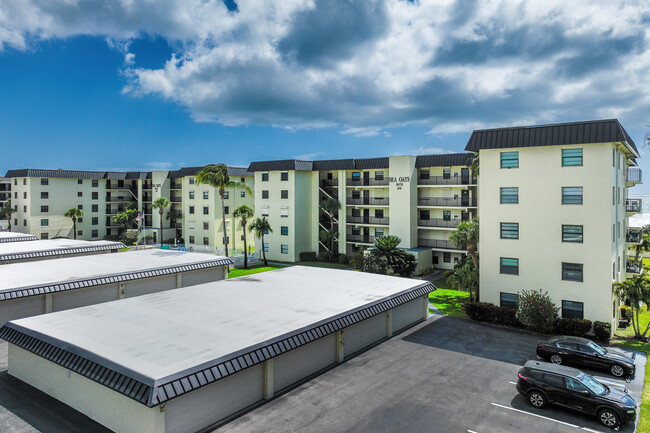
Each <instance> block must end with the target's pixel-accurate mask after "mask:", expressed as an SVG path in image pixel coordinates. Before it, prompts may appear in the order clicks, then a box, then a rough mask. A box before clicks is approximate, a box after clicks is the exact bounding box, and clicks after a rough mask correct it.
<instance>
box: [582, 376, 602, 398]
mask: <svg viewBox="0 0 650 433" xmlns="http://www.w3.org/2000/svg"><path fill="white" fill-rule="evenodd" d="M577 379H578V380H579V381H580V382H581V383H582V384H583V385H584V386H586V387H587V388H589V390H590V391H591V392H593V393H594V394H596V395H605V394H607V387H606V386H605V385H603V384H602V383H600V382H598V381H597V380H596V379H594V378H593V377H591V376H589V375H588V374H584V373H580V374H579V375H578V377H577Z"/></svg>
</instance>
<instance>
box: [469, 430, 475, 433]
mask: <svg viewBox="0 0 650 433" xmlns="http://www.w3.org/2000/svg"><path fill="white" fill-rule="evenodd" d="M467 433H477V432H475V431H474V430H467Z"/></svg>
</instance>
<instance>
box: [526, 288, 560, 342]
mask: <svg viewBox="0 0 650 433" xmlns="http://www.w3.org/2000/svg"><path fill="white" fill-rule="evenodd" d="M559 311H560V309H559V308H558V307H556V306H555V304H553V302H552V301H551V297H550V296H549V295H548V292H544V293H542V290H541V289H540V290H522V291H521V293H520V294H519V299H518V301H517V319H519V321H520V322H521V323H522V324H523V325H524V326H526V327H527V328H528V329H530V330H532V331H535V332H552V331H553V328H554V326H555V322H556V321H557V317H558V312H559Z"/></svg>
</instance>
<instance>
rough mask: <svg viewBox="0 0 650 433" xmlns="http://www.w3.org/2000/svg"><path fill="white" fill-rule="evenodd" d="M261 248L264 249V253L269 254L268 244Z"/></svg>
mask: <svg viewBox="0 0 650 433" xmlns="http://www.w3.org/2000/svg"><path fill="white" fill-rule="evenodd" d="M262 248H263V249H264V252H265V253H268V252H269V244H268V242H265V243H264V245H262Z"/></svg>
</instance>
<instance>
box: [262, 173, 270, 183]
mask: <svg viewBox="0 0 650 433" xmlns="http://www.w3.org/2000/svg"><path fill="white" fill-rule="evenodd" d="M268 181H269V174H268V173H262V182H268Z"/></svg>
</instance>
